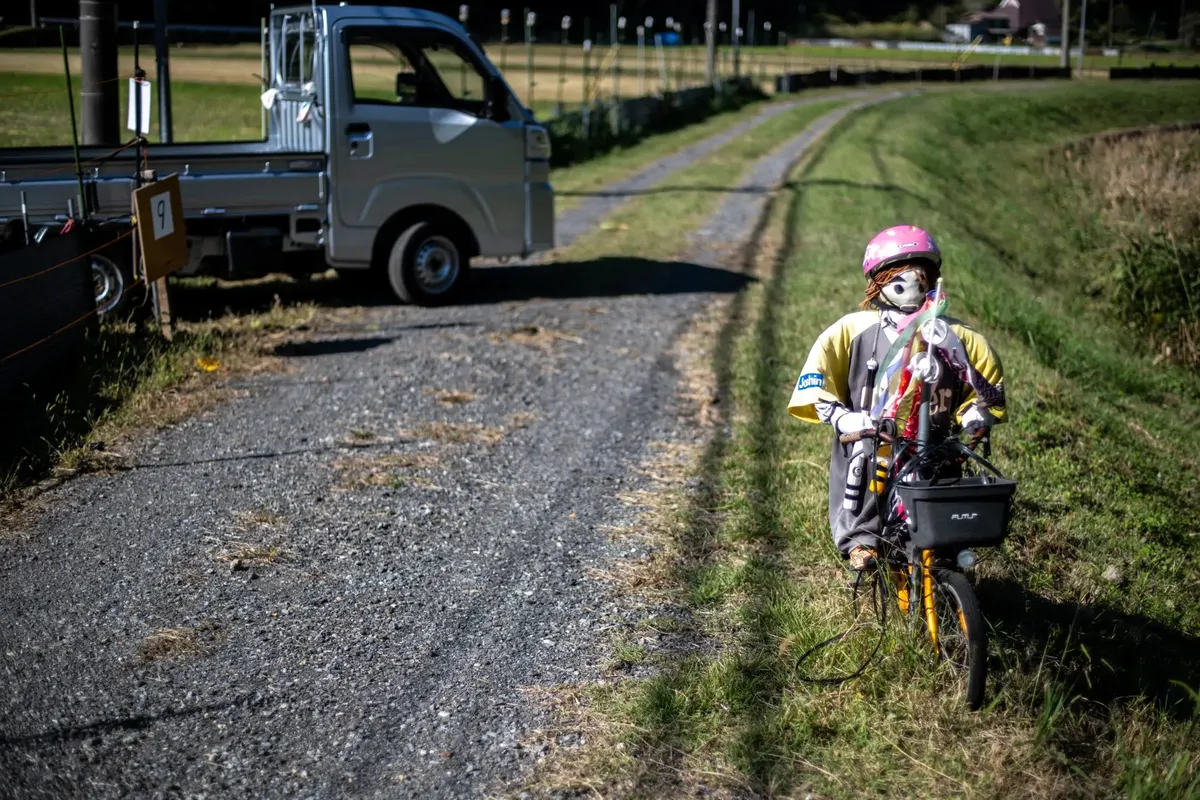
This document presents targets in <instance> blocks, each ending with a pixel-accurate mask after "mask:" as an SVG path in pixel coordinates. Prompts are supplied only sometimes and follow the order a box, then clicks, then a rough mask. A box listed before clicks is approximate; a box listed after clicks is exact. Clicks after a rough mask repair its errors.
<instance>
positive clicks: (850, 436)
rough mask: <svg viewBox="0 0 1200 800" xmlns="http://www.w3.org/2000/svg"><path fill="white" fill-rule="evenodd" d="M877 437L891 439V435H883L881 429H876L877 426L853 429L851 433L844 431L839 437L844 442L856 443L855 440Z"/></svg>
mask: <svg viewBox="0 0 1200 800" xmlns="http://www.w3.org/2000/svg"><path fill="white" fill-rule="evenodd" d="M875 438H879V439H883V440H884V441H885V442H887V441H891V437H890V436H885V435H881V434H880V433H879V431H878V430H876V429H875V428H864V429H863V430H861V431H851V432H850V433H843V434H842V435H841V436H839V437H838V441H839V442H841V443H842V444H854V443H855V442H861V441H862V440H863V439H875Z"/></svg>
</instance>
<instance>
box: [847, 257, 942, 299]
mask: <svg viewBox="0 0 1200 800" xmlns="http://www.w3.org/2000/svg"><path fill="white" fill-rule="evenodd" d="M910 269H915V270H916V271H917V274H918V275H919V276H920V278H921V289H922V290H924V291H926V292H928V291H929V290H930V289H932V288H933V287H934V285H935V284H937V281H938V278H939V277H941V271H940V270H939V269H938V268H937V265H935V264H934V263H933V262H932V261H926V260H925V259H918V260H916V261H905V262H903V263H900V264H893V265H892V266H890V267H887V268H886V269H881V270H879V271H878V272H876V273H875V274H874V275H872V276H871V277H870V278H867V291H866V296H865V297H864V298H863V301H862V303H860V304H859V306H858V307H859V308H861V309H862V310H863V311H870V310H871V309H872V308H878V307H879V306H880V302H879V295H880V294H882V293H883V287H884V286H887V285H888V284H889V283H891V282H892V281H894V280H895V279H896V278H897V277H899V276H900V275H903V274H904V273H905V272H908V271H909V270H910Z"/></svg>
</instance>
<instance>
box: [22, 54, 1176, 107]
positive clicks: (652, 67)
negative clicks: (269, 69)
mask: <svg viewBox="0 0 1200 800" xmlns="http://www.w3.org/2000/svg"><path fill="white" fill-rule="evenodd" d="M486 49H487V52H488V54H489V56H490V57H491V58H492V60H493V61H494V62H495V63H496V64H497V65H498V66H500V67H501V69H502V71H503V72H504V75H505V77H506V78H507V79H508V81H509V84H510V85H511V86H512V87H513V90H514V91H515V92H516V93H517V95H518V96H519V97H520V98H521V100H522V102H524V103H525V104H526V105H531V106H532V107H533V108H534V110H535V111H537V112H538V113H540V114H548V113H550V112H551V111H552V110H553V109H554V108H555V106H556V105H557V103H559V102H562V103H564V104H572V103H578V102H580V101H581V100H582V99H583V98H584V96H585V94H587V95H588V96H592V97H601V98H611V97H614V96H620V97H632V96H637V95H639V94H646V93H654V92H659V91H662V90H666V89H678V88H681V87H687V86H699V85H702V84H703V83H704V82H705V72H704V70H705V54H704V50H703V48H700V47H692V46H686V47H671V48H665V49H664V50H663V52H662V62H661V63H660V62H659V60H658V54H657V53H656V52H655V50H654V49H653V48H652V47H651V48H647V49H646V51H645V52H644V54H643V57H642V58H639V56H638V51H637V47H636V46H635V45H629V44H627V45H625V46H623V47H622V48H620V50H619V51H618V52H617V53H615V54H613V53H611V52H610V51H609V50H608V49H606V48H596V49H594V50H593V51H592V53H591V55H590V56H588V57H586V59H585V56H584V53H583V49H582V47H581V46H579V45H567V46H563V45H554V44H539V45H536V46H535V47H534V48H533V68H532V70H530V69H529V68H528V61H527V58H526V53H525V49H524V47H523V46H521V45H519V44H515V43H514V44H509V45H507V46H501V45H500V44H498V43H491V44H488V45H487V46H486ZM956 57H957V55H956V54H955V53H941V52H923V51H899V50H883V49H874V48H839V47H808V46H800V45H793V46H790V47H787V48H782V47H752V48H751V47H748V48H743V50H742V55H741V67H740V71H741V73H742V74H744V75H749V76H752V77H756V78H758V79H759V80H760V81H761V82H762V84H763V86H764V87H765V88H766V89H767V90H768V91H769V90H770V89H771V87H772V86H773V81H774V76H775V75H778V74H781V73H784V72H808V71H813V70H823V69H829V68H830V67H832V66H833V65H837V66H838V67H839V68H842V69H849V70H855V71H861V70H871V69H916V68H920V67H924V68H944V67H948V66H950V65H951V63H952V62H953V61H954V60H955V59H956ZM143 61H144V63H143V66H144V67H145V68H147V69H148V71H150V72H151V74H153V55H152V53H144V54H143ZM1198 62H1200V55H1198V54H1191V53H1170V54H1159V55H1147V54H1144V53H1139V54H1136V55H1130V56H1125V57H1122V58H1108V57H1101V56H1090V57H1088V59H1087V68H1088V70H1089V73H1088V74H1089V75H1094V76H1097V77H1099V76H1103V75H1104V74H1105V73H1104V72H1103V70H1105V69H1107V68H1108V67H1110V66H1118V65H1123V66H1146V65H1149V64H1150V63H1159V64H1167V63H1177V64H1193V63H1198ZM966 63H967V64H982V65H987V66H992V65H995V64H997V63H999V64H1002V65H1021V66H1025V65H1029V64H1035V65H1039V66H1057V64H1058V59H1057V57H1054V56H1022V55H1003V56H995V55H988V54H979V53H974V54H971V55H970V56H968V57H967V59H966ZM71 64H72V71H73V74H74V75H75V80H76V83H78V82H79V74H80V73H79V68H80V64H79V57H78V54H77V53H76V52H72V53H71ZM1074 65H1075V62H1074V61H1072V66H1074ZM618 68H619V70H618ZM119 69H120V74H122V75H127V74H130V73H131V72H132V70H133V52H132V49H131V48H126V49H124V50H122V52H121V59H120V67H119ZM585 69H586V72H587V76H588V78H587V80H586V81H585V77H584V73H585ZM717 69H718V72H719V73H720V74H721V75H732V74H733V63H732V52H731V50H730V48H728V47H726V48H722V49H721V50H720V51H719V53H718V63H717ZM261 70H262V68H261V66H260V61H259V56H258V46H257V45H247V44H238V45H194V46H187V47H181V48H176V49H174V50H173V51H172V55H171V74H172V78H173V80H174V81H175V84H176V85H177V86H178V85H179V84H193V83H195V84H199V83H203V84H227V85H231V86H240V87H245V92H244V93H239V94H237V100H238V102H239V103H242V104H245V106H246V109H247V111H246V113H250V108H249V107H250V106H251V105H253V102H254V99H255V97H256V96H257V94H258V92H259V78H258V77H257V73H259V72H261ZM361 71H362V73H363V75H362V76H360V77H365V78H366V79H368V80H370V81H373V82H374V83H375V84H378V87H382V88H385V89H386V88H389V87H390V86H391V68H390V65H389V64H387V63H385V62H383V61H382V60H378V59H368V61H366V62H364V66H363V67H362V68H361ZM61 73H62V58H61V55H60V54H59V53H58V51H51V50H22V49H8V50H0V74H4V75H6V77H7V80H6V81H5V87H6V88H5V90H4V91H3V92H0V94H4V95H14V94H19V92H20V91H21V86H22V84H21V80H20V79H18V78H16V77H13V76H15V75H19V74H20V75H30V76H34V75H45V76H56V77H57V78H58V80H59V81H60V83H61ZM664 73H665V76H664ZM664 77H665V79H664ZM51 80H53V79H51ZM231 96H232V95H231ZM21 102H22V100H21V98H20V97H19V96H18V97H12V96H8V97H0V108H5V109H7V108H8V107H9V105H10V103H17V104H20V103H21ZM176 108H177V109H180V111H183V109H182V103H180V102H177V103H176ZM184 113H186V112H184ZM255 113H257V110H256V109H255Z"/></svg>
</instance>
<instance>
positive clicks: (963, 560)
mask: <svg viewBox="0 0 1200 800" xmlns="http://www.w3.org/2000/svg"><path fill="white" fill-rule="evenodd" d="M978 560H979V559H977V558H975V553H973V552H972V551H970V550H959V551H958V566H959V569H970V568H971V567H973V566H975V562H977V561H978Z"/></svg>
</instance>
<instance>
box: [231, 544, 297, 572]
mask: <svg viewBox="0 0 1200 800" xmlns="http://www.w3.org/2000/svg"><path fill="white" fill-rule="evenodd" d="M287 555H288V551H287V550H286V549H285V548H284V547H283V545H282V544H280V543H279V541H275V542H272V543H270V544H261V543H257V544H256V543H252V542H243V541H236V540H235V541H229V542H226V543H225V545H224V546H223V547H222V549H221V550H218V551H217V553H216V554H215V555H214V556H213V558H214V559H216V560H217V561H219V562H221V563H222V564H230V565H233V567H232V568H234V569H241V568H244V567H247V566H250V565H265V564H274V563H275V562H277V561H279V560H281V559H283V558H286V557H287Z"/></svg>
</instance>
